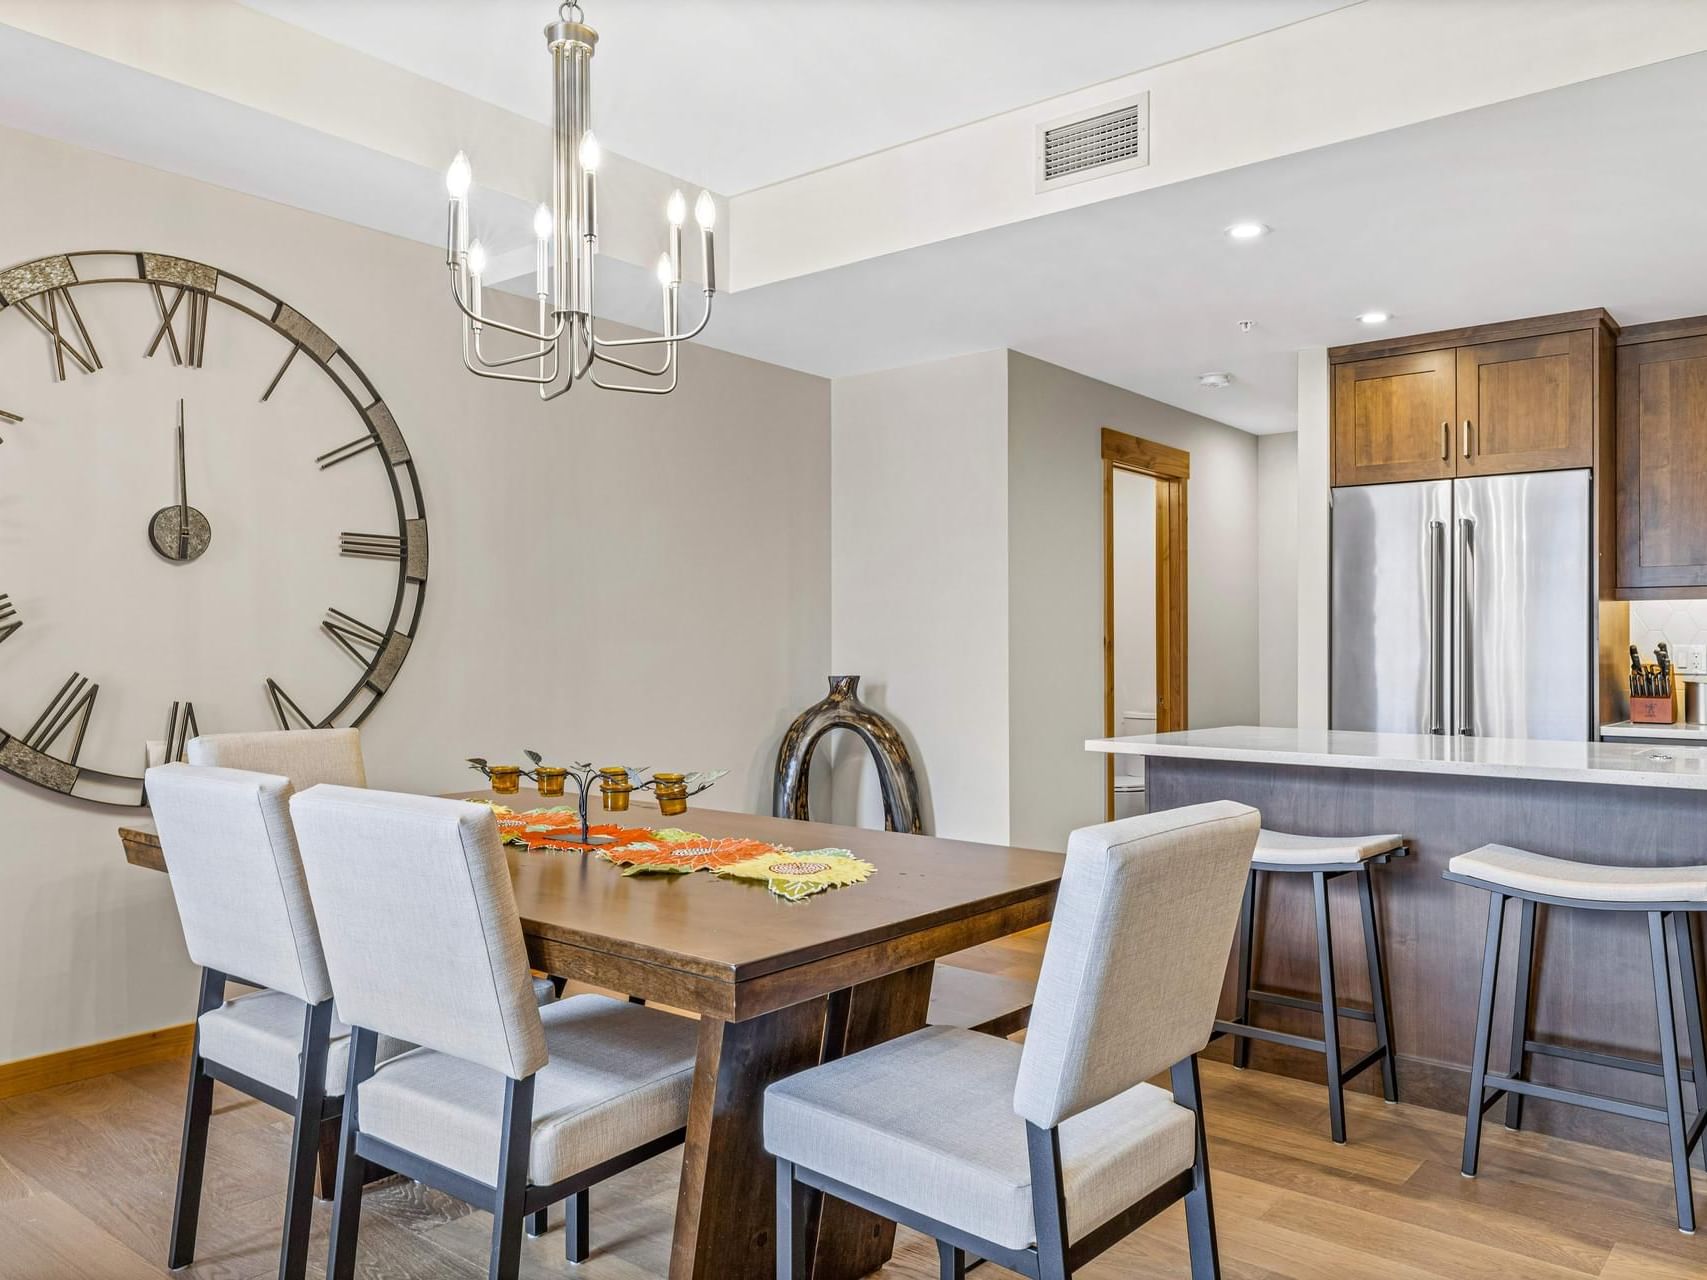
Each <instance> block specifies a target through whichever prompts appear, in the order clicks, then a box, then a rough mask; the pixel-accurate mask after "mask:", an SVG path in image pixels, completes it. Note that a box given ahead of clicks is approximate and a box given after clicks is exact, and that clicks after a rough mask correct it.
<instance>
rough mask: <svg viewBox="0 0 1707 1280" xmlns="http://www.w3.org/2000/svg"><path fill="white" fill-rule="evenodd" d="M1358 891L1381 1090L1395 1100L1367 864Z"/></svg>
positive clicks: (1388, 1011)
mask: <svg viewBox="0 0 1707 1280" xmlns="http://www.w3.org/2000/svg"><path fill="white" fill-rule="evenodd" d="M1357 894H1358V902H1359V905H1360V906H1361V909H1362V912H1363V950H1364V951H1365V953H1366V954H1367V956H1368V964H1369V995H1370V1007H1371V1009H1372V1011H1373V1013H1374V1015H1375V1043H1376V1047H1377V1048H1379V1049H1380V1050H1381V1091H1382V1093H1383V1095H1384V1096H1385V1097H1386V1099H1387V1101H1388V1102H1397V1101H1398V1100H1399V1063H1398V1059H1397V1057H1396V1056H1395V1055H1394V1053H1393V1013H1392V1007H1391V1006H1390V1004H1389V1003H1388V999H1387V970H1386V968H1385V967H1384V966H1383V965H1382V963H1381V924H1380V920H1379V918H1378V917H1377V916H1376V914H1375V882H1374V878H1373V877H1372V876H1371V875H1370V874H1369V868H1368V867H1367V866H1364V867H1361V868H1359V870H1358V872H1357Z"/></svg>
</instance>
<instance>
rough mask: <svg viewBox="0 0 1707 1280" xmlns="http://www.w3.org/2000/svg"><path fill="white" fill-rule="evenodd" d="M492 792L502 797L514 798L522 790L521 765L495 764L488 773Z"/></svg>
mask: <svg viewBox="0 0 1707 1280" xmlns="http://www.w3.org/2000/svg"><path fill="white" fill-rule="evenodd" d="M486 776H487V777H488V778H489V779H491V782H492V790H494V791H496V792H497V793H498V794H499V795H501V796H513V795H515V794H516V792H518V791H520V790H521V789H522V767H521V765H519V764H495V765H493V766H492V767H491V768H490V769H488V770H487V771H486Z"/></svg>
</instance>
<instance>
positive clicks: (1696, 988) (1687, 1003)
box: [1671, 911, 1707, 1169]
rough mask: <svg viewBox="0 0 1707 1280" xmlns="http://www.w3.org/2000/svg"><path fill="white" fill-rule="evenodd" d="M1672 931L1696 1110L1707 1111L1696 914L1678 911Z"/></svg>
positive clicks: (1705, 1146)
mask: <svg viewBox="0 0 1707 1280" xmlns="http://www.w3.org/2000/svg"><path fill="white" fill-rule="evenodd" d="M1671 923H1672V930H1673V933H1674V934H1675V936H1676V938H1677V969H1678V977H1679V978H1680V979H1681V981H1680V983H1679V985H1680V986H1682V988H1683V1021H1684V1025H1685V1027H1686V1028H1687V1029H1688V1032H1689V1059H1690V1074H1691V1075H1692V1076H1693V1077H1694V1091H1695V1109H1696V1110H1697V1111H1700V1110H1702V1109H1704V1108H1707V1035H1704V1034H1703V1030H1702V1017H1701V969H1700V966H1699V965H1698V964H1697V962H1696V950H1695V913H1694V912H1692V911H1679V912H1678V913H1677V914H1676V915H1674V916H1673V917H1672V921H1671ZM1698 1154H1699V1155H1700V1156H1701V1167H1702V1168H1703V1169H1707V1142H1703V1143H1702V1144H1701V1150H1700V1151H1699V1153H1698Z"/></svg>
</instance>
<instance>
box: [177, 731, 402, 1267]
mask: <svg viewBox="0 0 1707 1280" xmlns="http://www.w3.org/2000/svg"><path fill="white" fill-rule="evenodd" d="M147 783H148V794H149V800H150V803H151V804H152V806H153V810H154V820H155V822H156V824H157V825H158V827H159V831H160V849H161V852H162V854H163V855H164V857H165V859H166V869H167V871H168V872H169V873H170V878H171V884H172V894H173V896H174V897H175V898H176V899H177V903H178V915H179V918H180V920H181V921H182V924H183V930H184V941H185V943H186V945H187V946H188V948H189V952H190V958H191V960H193V961H194V962H195V963H196V964H197V965H199V966H201V970H202V979H201V993H200V996H199V997H198V999H197V1002H196V1033H195V1047H194V1049H193V1051H192V1053H191V1057H190V1080H189V1096H188V1099H187V1101H186V1103H185V1107H184V1135H183V1143H182V1148H181V1150H180V1153H179V1161H178V1187H177V1198H176V1202H175V1205H174V1208H173V1211H172V1235H171V1243H170V1246H169V1250H168V1255H167V1265H168V1266H169V1267H172V1268H174V1269H175V1268H178V1267H183V1266H188V1265H189V1264H190V1263H191V1262H192V1261H193V1260H194V1258H195V1244H196V1226H197V1221H198V1218H199V1215H200V1209H201V1189H202V1172H203V1166H204V1164H205V1161H206V1155H207V1131H208V1122H209V1119H210V1117H211V1115H212V1111H213V1085H214V1081H215V1080H220V1081H223V1082H224V1083H226V1084H228V1085H230V1086H231V1087H233V1088H235V1089H237V1090H239V1091H240V1092H242V1093H246V1094H248V1095H249V1096H250V1097H253V1098H258V1099H260V1100H261V1101H262V1102H265V1103H268V1104H269V1105H271V1106H274V1107H277V1108H279V1109H280V1110H281V1111H285V1112H287V1113H289V1114H290V1115H291V1116H292V1118H293V1120H292V1131H291V1153H290V1165H289V1173H288V1177H287V1182H286V1190H285V1217H284V1239H283V1243H282V1245H281V1248H280V1251H279V1276H280V1277H281V1280H297V1278H298V1277H301V1276H302V1275H303V1274H304V1273H305V1271H306V1269H307V1259H308V1230H309V1222H310V1212H311V1211H310V1204H311V1200H312V1194H313V1179H314V1161H315V1157H316V1154H317V1153H318V1151H319V1149H320V1134H321V1129H322V1126H323V1125H325V1124H328V1123H336V1121H337V1118H338V1115H339V1113H340V1109H341V1098H342V1095H343V1091H344V1088H343V1086H344V1080H345V1078H346V1075H347V1072H346V1070H345V1054H346V1053H347V1051H348V1048H349V1030H348V1028H346V1027H343V1026H341V1025H340V1024H338V1023H337V1022H336V1021H335V1019H334V1017H333V1010H332V985H331V980H330V978H329V977H328V975H327V972H326V964H325V961H324V959H323V958H322V955H321V950H320V937H319V932H318V930H317V928H316V926H315V920H314V910H313V907H312V906H311V905H310V903H309V898H308V886H307V884H306V882H305V881H304V879H303V871H302V860H301V857H300V856H299V854H298V852H297V846H296V840H295V837H294V836H293V834H292V831H291V824H290V814H289V810H288V802H289V798H290V794H291V786H290V782H289V780H288V779H286V778H282V777H278V776H276V775H269V774H259V773H248V772H242V771H239V770H235V769H213V768H197V767H194V766H191V765H187V764H168V765H163V766H160V767H158V768H154V769H150V770H149V771H148V776H147ZM228 977H229V978H233V979H236V980H239V981H241V982H245V983H250V984H259V985H260V986H261V987H263V988H264V989H263V990H259V991H254V992H251V993H249V994H247V995H240V996H237V997H236V998H234V999H230V1000H227V999H226V996H225V983H226V979H227V978H228ZM394 1051H395V1047H394V1046H387V1048H386V1052H394Z"/></svg>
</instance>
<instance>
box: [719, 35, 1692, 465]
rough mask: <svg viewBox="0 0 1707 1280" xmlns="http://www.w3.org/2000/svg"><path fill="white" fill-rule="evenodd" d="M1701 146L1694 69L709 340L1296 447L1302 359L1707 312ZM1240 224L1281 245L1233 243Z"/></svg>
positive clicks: (1521, 106) (798, 300) (785, 300)
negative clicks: (1425, 339) (1215, 383)
mask: <svg viewBox="0 0 1707 1280" xmlns="http://www.w3.org/2000/svg"><path fill="white" fill-rule="evenodd" d="M1702 154H1707V54H1697V55H1694V56H1691V57H1687V58H1679V59H1675V60H1673V61H1670V62H1664V63H1659V64H1657V65H1655V66H1652V67H1647V68H1644V69H1641V70H1637V71H1630V72H1625V73H1623V74H1620V75H1615V76H1607V77H1604V78H1601V79H1598V80H1591V81H1586V82H1583V83H1580V84H1576V85H1572V86H1569V87H1567V88H1564V89H1559V90H1555V91H1553V92H1550V93H1544V94H1536V95H1533V96H1531V97H1528V98H1520V99H1517V100H1515V101H1511V102H1507V103H1502V104H1500V105H1497V106H1492V107H1486V108H1483V109H1480V110H1477V111H1470V112H1464V113H1462V114H1459V115H1456V116H1448V117H1446V118H1444V119H1440V120H1435V121H1431V122H1428V123H1425V124H1419V125H1413V126H1411V127H1409V128H1405V129H1399V130H1394V131H1392V132H1389V133H1385V134H1377V135H1374V136H1372V137H1367V138H1361V139H1358V140H1356V141H1352V142H1346V143H1342V144H1339V145H1336V146H1332V147H1325V148H1322V149H1319V150H1316V151H1311V152H1305V153H1303V154H1300V155H1295V156H1289V157H1286V158H1283V159H1279V160H1273V161H1269V162H1267V163H1264V164H1258V165H1250V166H1247V167H1245V168H1241V169H1235V170H1231V171H1228V172H1224V173H1219V174H1215V175H1213V176H1211V177H1207V178H1201V179H1198V180H1196V181H1192V182H1186V183H1180V184H1177V185H1174V186H1168V187H1162V188H1158V189H1156V190H1152V191H1147V192H1142V193H1139V194H1136V195H1131V196H1126V197H1122V198H1120V199H1115V200H1109V201H1104V202H1102V203H1099V204H1093V205H1088V206H1085V207H1082V208H1079V209H1075V210H1071V211H1068V212H1064V213H1059V214H1054V215H1051V216H1049V217H1044V218H1036V219H1032V220H1030V221H1027V222H1022V223H1015V224H1012V225H1010V226H1006V227H1002V228H999V229H996V230H992V231H988V232H983V233H980V234H977V235H972V236H964V237H961V238H959V239H955V240H950V241H944V242H941V243H938V244H933V245H929V246H926V247H924V248H920V249H916V250H911V251H909V252H906V253H899V254H892V255H889V256H886V257H882V258H876V259H871V260H868V261H865V262H861V263H857V264H855V265H853V266H849V267H845V268H841V269H838V270H835V271H829V272H824V273H822V274H819V275H815V276H809V277H805V278H801V279H797V280H791V281H786V282H784V283H781V284H776V285H768V286H765V287H763V288H758V289H751V290H744V291H742V292H739V293H736V294H733V295H730V296H729V297H726V298H723V299H721V300H720V302H719V307H720V308H722V312H721V314H720V316H719V317H718V319H717V321H716V322H715V323H714V325H713V326H712V328H711V329H710V330H708V331H707V335H706V337H707V339H709V340H711V341H712V342H714V343H715V345H717V346H720V347H726V348H728V349H731V350H736V351H741V352H744V353H746V354H750V355H755V356H758V357H760V358H762V359H766V360H771V361H775V362H777V363H779V364H784V365H788V366H791V367H794V368H799V369H807V370H810V371H813V372H816V373H821V374H825V375H831V376H837V375H846V374H854V373H860V372H865V371H869V370H874V369H883V368H890V367H896V366H900V365H907V364H916V363H919V362H922V361H926V360H932V359H937V358H940V357H944V356H948V355H952V354H957V353H963V352H969V351H982V350H989V349H992V348H1000V347H1010V348H1012V349H1014V350H1018V351H1022V352H1025V353H1027V354H1030V355H1035V356H1037V357H1039V358H1041V359H1044V360H1048V361H1051V362H1052V363H1055V364H1059V365H1064V366H1066V367H1067V368H1070V369H1075V370H1077V371H1079V372H1081V373H1085V374H1088V375H1090V376H1092V377H1096V378H1100V379H1103V380H1104V381H1107V382H1111V383H1115V384H1116V385H1119V386H1122V387H1127V388H1129V389H1131V390H1133V391H1138V392H1141V393H1142V394H1144V395H1148V396H1152V397H1154V398H1156V399H1159V400H1164V401H1167V402H1169V403H1172V404H1177V405H1180V406H1182V407H1184V408H1188V409H1192V410H1194V411H1196V412H1199V413H1203V414H1206V415H1208V416H1210V417H1213V418H1217V419H1220V420H1221V421H1223V422H1228V423H1231V424H1232V425H1234V426H1237V427H1242V428H1244V429H1246V430H1249V431H1253V432H1258V433H1264V432H1274V431H1290V430H1293V429H1294V428H1295V424H1296V403H1297V402H1296V387H1297V354H1296V353H1297V351H1298V350H1299V349H1300V348H1303V347H1311V346H1324V345H1335V344H1339V343H1347V342H1358V341H1363V340H1366V339H1371V338H1375V337H1378V336H1381V335H1382V334H1390V335H1398V334H1405V333H1418V332H1425V331H1428V330H1431V329H1441V328H1450V327H1453V326H1456V325H1462V324H1474V323H1479V322H1491V321H1498V320H1508V319H1515V318H1518V317H1522V316H1530V315H1541V314H1545V313H1548V312H1553V311H1570V310H1576V309H1579V308H1584V307H1595V306H1604V307H1606V308H1608V309H1609V310H1610V311H1611V312H1612V313H1613V315H1614V316H1616V317H1617V318H1618V319H1619V320H1620V321H1621V322H1622V323H1625V324H1634V323H1639V322H1643V321H1649V320H1662V319H1668V318H1673V317H1677V316H1684V315H1694V314H1699V313H1701V312H1704V311H1707V235H1704V234H1703V231H1702V220H1701V210H1702V209H1703V208H1704V207H1707V166H1703V165H1700V164H1695V163H1691V162H1688V161H1686V160H1684V159H1683V158H1684V157H1691V156H1700V155H1702ZM1244 218H1255V219H1257V220H1260V221H1262V222H1265V223H1268V224H1269V225H1270V226H1272V227H1273V229H1274V230H1273V232H1272V234H1270V235H1269V236H1268V237H1267V238H1265V239H1263V240H1260V241H1256V242H1254V243H1249V244H1234V243H1232V242H1230V241H1228V240H1227V238H1226V237H1225V236H1224V235H1223V234H1222V229H1223V228H1224V227H1225V226H1226V225H1227V224H1228V223H1230V222H1233V221H1235V220H1238V219H1244ZM1377 308H1379V309H1381V310H1385V311H1390V312H1392V313H1393V319H1392V321H1391V322H1390V323H1389V324H1388V325H1386V326H1384V327H1383V328H1380V329H1372V328H1369V327H1366V326H1364V325H1361V324H1359V323H1358V322H1357V320H1356V318H1355V317H1356V316H1357V315H1359V314H1360V313H1362V312H1364V311H1368V310H1372V309H1377ZM1240 320H1254V321H1255V322H1256V327H1255V328H1254V329H1253V330H1252V331H1251V332H1249V333H1240V332H1239V330H1238V322H1239V321H1240ZM1210 370H1226V371H1229V372H1231V373H1232V374H1233V375H1234V378H1235V382H1234V384H1233V386H1232V387H1230V388H1228V389H1226V390H1221V391H1209V390H1204V389H1201V388H1199V387H1198V386H1197V375H1198V374H1200V373H1203V372H1207V371H1210Z"/></svg>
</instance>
